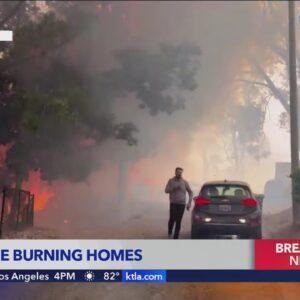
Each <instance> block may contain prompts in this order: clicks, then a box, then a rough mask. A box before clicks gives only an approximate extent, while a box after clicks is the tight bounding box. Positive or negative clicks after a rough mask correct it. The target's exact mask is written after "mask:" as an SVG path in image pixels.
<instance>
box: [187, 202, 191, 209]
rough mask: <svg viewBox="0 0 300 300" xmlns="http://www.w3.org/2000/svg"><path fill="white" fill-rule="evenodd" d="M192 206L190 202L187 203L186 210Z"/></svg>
mask: <svg viewBox="0 0 300 300" xmlns="http://www.w3.org/2000/svg"><path fill="white" fill-rule="evenodd" d="M190 208H191V203H188V204H187V205H186V210H187V211H189V210H190Z"/></svg>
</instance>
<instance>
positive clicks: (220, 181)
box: [202, 180, 250, 188]
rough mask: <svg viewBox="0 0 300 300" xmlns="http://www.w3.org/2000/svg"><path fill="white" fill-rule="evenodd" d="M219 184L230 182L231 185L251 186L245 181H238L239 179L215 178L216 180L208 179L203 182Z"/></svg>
mask: <svg viewBox="0 0 300 300" xmlns="http://www.w3.org/2000/svg"><path fill="white" fill-rule="evenodd" d="M219 184H222V185H224V184H228V185H229V184H230V185H244V186H247V187H249V188H250V186H249V184H248V183H247V182H245V181H237V180H214V181H207V182H205V183H203V185H202V186H204V185H219Z"/></svg>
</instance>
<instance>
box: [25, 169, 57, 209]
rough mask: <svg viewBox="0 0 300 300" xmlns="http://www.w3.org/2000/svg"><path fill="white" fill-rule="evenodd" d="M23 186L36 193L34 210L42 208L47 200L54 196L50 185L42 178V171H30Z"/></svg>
mask: <svg viewBox="0 0 300 300" xmlns="http://www.w3.org/2000/svg"><path fill="white" fill-rule="evenodd" d="M22 188H23V189H25V190H28V191H30V193H32V194H34V210H35V211H40V210H42V209H43V208H44V207H45V206H46V204H47V202H48V201H49V200H50V199H51V198H52V197H53V196H54V193H53V192H52V191H50V190H49V186H48V185H47V184H45V183H44V182H43V181H42V179H41V174H40V172H30V173H29V178H28V180H27V181H25V182H23V184H22Z"/></svg>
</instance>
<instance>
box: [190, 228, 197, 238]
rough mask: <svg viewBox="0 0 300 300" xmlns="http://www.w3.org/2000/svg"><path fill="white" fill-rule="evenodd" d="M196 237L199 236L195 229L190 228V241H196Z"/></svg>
mask: <svg viewBox="0 0 300 300" xmlns="http://www.w3.org/2000/svg"><path fill="white" fill-rule="evenodd" d="M198 236H199V234H198V232H197V230H196V229H195V227H194V226H192V231H191V238H192V239H198Z"/></svg>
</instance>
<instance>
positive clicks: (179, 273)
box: [0, 270, 300, 283]
mask: <svg viewBox="0 0 300 300" xmlns="http://www.w3.org/2000/svg"><path fill="white" fill-rule="evenodd" d="M2 282H3V283H5V282H6V283H8V282H124V283H127V282H136V283H139V282H140V283H146V282H155V283H159V282H162V283H163V282H300V271H299V270H295V271H293V270H280V271H269V270H268V271H267V270H0V283H2Z"/></svg>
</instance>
